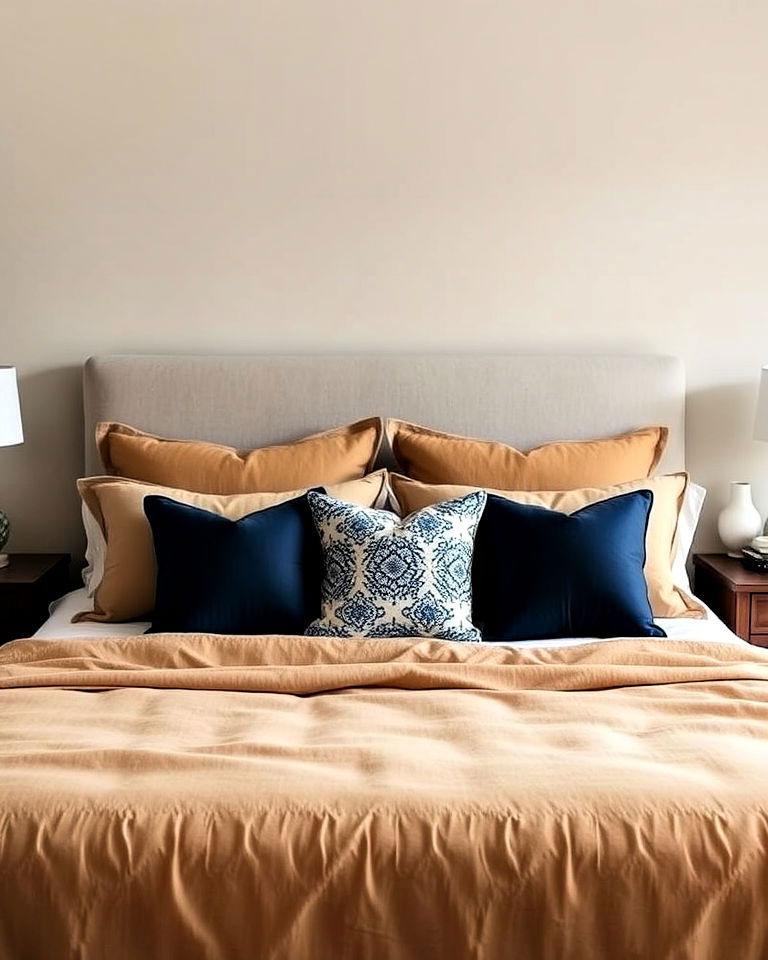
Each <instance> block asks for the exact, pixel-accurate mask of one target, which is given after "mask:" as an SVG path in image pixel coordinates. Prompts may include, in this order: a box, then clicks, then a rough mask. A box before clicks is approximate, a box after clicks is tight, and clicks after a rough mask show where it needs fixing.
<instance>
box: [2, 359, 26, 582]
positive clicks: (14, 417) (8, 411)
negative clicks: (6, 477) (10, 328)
mask: <svg viewBox="0 0 768 960" xmlns="http://www.w3.org/2000/svg"><path fill="white" fill-rule="evenodd" d="M23 442H24V433H23V431H22V429H21V410H20V409H19V388H18V385H17V383H16V367H3V366H0V447H11V446H13V445H14V444H15V443H23ZM10 529H11V525H10V523H9V522H8V517H7V516H6V515H5V514H4V513H3V511H2V510H0V567H7V566H8V554H7V553H2V552H1V551H2V549H3V547H4V546H5V545H6V543H7V542H8V534H9V533H10Z"/></svg>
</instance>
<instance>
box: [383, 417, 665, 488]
mask: <svg viewBox="0 0 768 960" xmlns="http://www.w3.org/2000/svg"><path fill="white" fill-rule="evenodd" d="M386 433H387V437H388V439H389V442H390V444H391V446H392V451H393V453H394V455H395V458H396V460H397V462H398V464H399V465H400V469H401V471H402V472H403V473H404V474H406V475H407V476H409V477H412V478H413V479H414V480H421V481H422V482H424V483H459V484H463V485H467V486H478V487H493V488H494V489H496V490H573V489H575V488H577V487H606V486H609V485H611V484H616V483H626V482H627V481H629V480H636V479H638V478H639V477H648V476H650V475H651V474H652V473H653V471H654V470H655V469H656V466H657V465H658V463H659V460H660V459H661V456H662V454H663V453H664V448H665V446H666V444H667V437H668V434H669V431H668V430H667V428H666V427H646V428H644V429H642V430H633V431H631V432H630V433H624V434H622V435H621V436H617V437H608V438H604V439H598V440H570V441H563V442H557V443H545V444H543V445H542V446H540V447H536V448H534V449H533V450H529V451H528V452H527V453H524V452H522V451H520V450H517V449H515V447H512V446H509V445H508V444H506V443H498V442H496V441H492V440H476V439H473V438H471V437H461V436H457V435H455V434H451V433H443V432H441V431H439V430H431V429H430V428H429V427H420V426H418V425H417V424H414V423H408V422H406V421H404V420H389V421H387V427H386Z"/></svg>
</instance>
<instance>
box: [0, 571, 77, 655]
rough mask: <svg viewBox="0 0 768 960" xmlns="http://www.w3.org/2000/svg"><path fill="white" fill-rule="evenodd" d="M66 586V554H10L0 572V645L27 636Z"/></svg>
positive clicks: (32, 631)
mask: <svg viewBox="0 0 768 960" xmlns="http://www.w3.org/2000/svg"><path fill="white" fill-rule="evenodd" d="M69 585H70V584H69V554H68V553H12V554H11V559H10V563H9V564H8V566H7V567H1V568H0V643H6V642H7V641H8V640H16V639H17V638H18V637H29V636H31V635H32V634H33V633H34V632H35V630H37V628H38V627H39V626H40V625H41V624H42V623H43V621H44V620H45V619H46V618H47V617H48V604H49V603H50V602H51V601H52V600H55V599H56V598H57V597H60V596H61V595H62V594H63V593H66V592H67V590H68V589H69Z"/></svg>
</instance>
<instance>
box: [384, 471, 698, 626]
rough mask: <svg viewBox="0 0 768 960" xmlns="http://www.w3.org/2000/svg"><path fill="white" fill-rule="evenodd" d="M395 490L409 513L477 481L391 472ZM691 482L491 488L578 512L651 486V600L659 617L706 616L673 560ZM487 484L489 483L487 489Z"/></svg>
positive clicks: (683, 478) (680, 476) (680, 477)
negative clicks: (434, 480)
mask: <svg viewBox="0 0 768 960" xmlns="http://www.w3.org/2000/svg"><path fill="white" fill-rule="evenodd" d="M389 483H390V489H391V491H392V494H393V495H394V498H395V500H396V502H397V504H398V505H399V506H400V509H401V511H402V513H403V514H408V513H413V512H414V510H421V509H422V508H423V507H426V506H428V505H429V504H432V503H437V502H438V501H441V500H453V499H455V498H456V497H462V496H464V495H465V494H467V493H469V492H470V491H472V490H475V489H477V487H473V486H459V485H457V484H427V483H420V482H419V481H417V480H411V479H409V478H408V477H402V476H400V475H399V474H396V473H392V474H390V477H389ZM687 486H688V474H687V473H673V474H669V475H668V476H662V477H649V478H648V479H642V480H633V481H631V482H630V483H619V484H615V485H613V486H608V487H586V488H581V489H578V490H548V491H541V490H538V491H536V490H488V493H495V494H498V496H500V497H506V498H507V499H508V500H514V501H516V502H517V503H526V504H534V505H536V506H540V507H547V508H548V509H550V510H558V511H560V512H561V513H575V512H576V511H577V510H580V509H581V508H582V507H586V506H587V505H588V504H590V503H597V502H598V501H599V500H607V499H609V498H610V497H615V496H618V495H619V494H622V493H630V492H632V491H634V490H650V491H651V492H652V493H653V506H652V507H651V512H650V516H649V519H648V530H647V533H646V537H645V551H646V557H645V567H644V573H645V581H646V583H647V585H648V599H649V600H650V603H651V609H652V610H653V615H654V616H655V617H695V618H697V619H701V618H702V617H704V616H705V615H706V614H705V611H704V608H703V607H702V606H701V604H700V603H698V602H697V601H696V600H695V599H694V598H693V597H691V596H690V595H689V594H687V593H686V592H685V591H684V590H682V589H681V588H680V587H678V586H676V585H675V583H674V580H673V577H672V559H673V557H674V555H675V546H676V543H675V538H676V535H677V521H678V516H679V514H680V510H681V508H682V505H683V500H684V498H685V491H686V489H687ZM485 489H487V488H485Z"/></svg>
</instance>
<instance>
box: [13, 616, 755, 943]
mask: <svg viewBox="0 0 768 960" xmlns="http://www.w3.org/2000/svg"><path fill="white" fill-rule="evenodd" d="M767 897H768V654H766V653H764V652H762V651H759V650H757V649H755V648H751V647H746V646H744V647H742V646H725V645H723V646H720V645H713V644H703V643H702V644H695V643H687V642H680V641H663V640H661V641H638V640H617V641H611V642H607V643H595V644H590V645H587V646H584V647H571V648H566V649H559V650H549V651H546V650H526V651H513V650H505V649H500V648H492V647H486V646H483V645H458V644H450V643H441V642H439V641H409V640H376V641H362V640H361V641H339V640H333V639H329V640H325V641H323V640H317V639H308V638H293V637H289V638H286V637H280V638H277V637H248V638H239V637H217V636H200V637H197V636H190V635H184V636H170V635H155V636H146V637H136V638H130V639H123V640H119V641H117V640H115V641H105V640H97V641H86V640H71V641H61V642H54V643H51V642H46V641H19V642H17V643H15V644H11V645H10V646H7V647H5V648H3V650H2V651H0V957H2V958H10V960H17V958H18V960H27V958H29V960H35V958H38V957H39V958H46V960H49V958H50V960H58V958H69V957H78V958H95V960H100V958H105V960H122V958H142V960H143V958H147V960H150V958H151V960H160V958H173V960H195V958H198V957H200V958H203V957H205V958H215V960H218V958H227V960H229V958H232V960H236V958H241V957H242V958H287V960H304V958H307V960H325V958H329V960H330V958H333V960H367V958H377V960H378V958H401V957H402V958H411V957H412V958H426V960H431V958H435V960H454V958H456V960H459V958H461V960H467V958H510V960H511V958H515V960H528V958H542V960H550V958H551V960H570V958H574V960H600V958H617V960H619V958H621V960H627V958H649V960H651V958H653V960H662V958H693V960H727V958H735V960H751V958H759V957H768V909H767V908H766V898H767Z"/></svg>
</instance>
